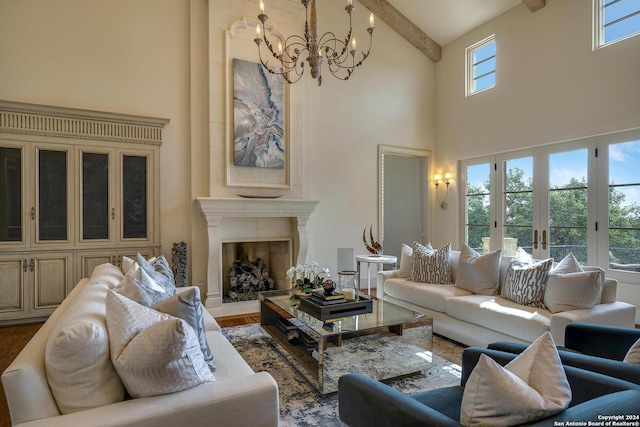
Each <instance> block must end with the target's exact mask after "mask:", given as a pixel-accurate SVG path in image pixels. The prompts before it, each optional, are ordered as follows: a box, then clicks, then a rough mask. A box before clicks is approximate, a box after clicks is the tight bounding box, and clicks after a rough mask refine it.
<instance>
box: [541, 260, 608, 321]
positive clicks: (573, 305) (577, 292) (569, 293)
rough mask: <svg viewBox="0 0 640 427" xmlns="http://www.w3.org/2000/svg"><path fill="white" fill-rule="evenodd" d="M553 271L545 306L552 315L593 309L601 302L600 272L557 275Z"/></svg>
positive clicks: (546, 290)
mask: <svg viewBox="0 0 640 427" xmlns="http://www.w3.org/2000/svg"><path fill="white" fill-rule="evenodd" d="M554 271H555V270H553V271H552V272H551V273H550V274H549V281H548V282H547V286H546V288H545V291H544V305H545V306H546V307H547V308H548V309H549V311H551V312H552V313H559V312H561V311H567V310H577V309H581V308H591V307H593V306H594V305H596V304H597V303H598V301H600V295H602V282H601V280H600V272H599V271H584V272H581V273H567V274H557V273H554Z"/></svg>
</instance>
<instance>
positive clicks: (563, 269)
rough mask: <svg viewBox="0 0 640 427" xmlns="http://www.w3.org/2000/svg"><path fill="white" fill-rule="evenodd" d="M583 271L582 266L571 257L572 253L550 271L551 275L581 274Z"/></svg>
mask: <svg viewBox="0 0 640 427" xmlns="http://www.w3.org/2000/svg"><path fill="white" fill-rule="evenodd" d="M583 271H584V270H583V269H582V266H581V265H580V263H579V262H578V260H577V259H576V257H575V256H574V255H573V252H569V253H568V254H567V256H565V257H564V258H562V260H561V261H560V262H559V263H558V264H557V265H556V266H555V267H553V268H552V269H551V273H552V274H569V273H581V272H583Z"/></svg>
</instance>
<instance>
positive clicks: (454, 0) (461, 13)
mask: <svg viewBox="0 0 640 427" xmlns="http://www.w3.org/2000/svg"><path fill="white" fill-rule="evenodd" d="M389 3H391V4H392V5H393V6H395V8H396V9H398V10H399V11H400V12H401V13H402V14H403V15H404V16H406V17H407V18H408V19H409V20H411V21H412V22H413V23H414V24H416V25H417V26H418V27H420V29H421V30H422V31H424V32H425V33H426V34H427V35H428V36H429V37H431V38H432V39H433V40H434V41H435V42H436V43H438V44H439V45H440V46H445V45H446V44H448V43H450V42H452V41H454V40H455V39H457V38H459V37H461V36H463V35H464V34H467V33H468V32H469V31H471V30H473V29H475V28H477V27H479V26H480V25H482V24H484V23H485V22H488V21H490V20H492V19H493V18H495V17H496V16H499V15H502V14H503V13H504V12H506V11H507V10H509V9H511V8H513V7H515V6H518V5H519V4H521V3H522V1H521V0H389Z"/></svg>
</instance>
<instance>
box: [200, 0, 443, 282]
mask: <svg viewBox="0 0 640 427" xmlns="http://www.w3.org/2000/svg"><path fill="white" fill-rule="evenodd" d="M210 4H211V5H212V7H211V8H210V18H211V25H212V31H211V36H210V39H209V42H210V52H211V53H212V55H211V62H210V64H209V66H210V67H211V70H213V72H212V73H211V78H210V82H209V84H210V87H209V92H210V98H211V103H212V109H211V138H210V152H211V174H210V182H211V184H210V189H209V192H210V195H211V196H215V197H236V194H237V193H239V192H243V193H254V194H283V197H284V198H293V199H297V198H304V199H312V200H319V201H320V203H319V205H318V208H317V209H316V211H315V213H314V214H313V215H312V216H311V219H310V221H309V228H308V231H309V243H310V244H309V254H308V257H307V258H308V261H309V262H311V261H317V262H319V263H320V264H322V265H323V266H326V267H329V268H330V270H331V272H332V274H333V275H334V276H335V277H337V271H336V270H337V248H339V247H340V248H343V247H344V248H347V247H353V248H354V249H355V252H356V254H358V253H366V250H365V248H364V245H363V243H362V238H361V233H362V229H363V227H364V226H365V225H367V224H371V223H373V226H374V230H376V229H377V222H378V218H377V216H378V179H377V147H378V145H379V144H388V145H397V146H403V147H411V148H422V149H429V148H431V147H432V146H433V141H434V134H435V128H434V117H435V113H434V106H435V105H434V101H435V90H434V85H433V82H434V71H435V67H434V65H433V63H432V62H431V61H430V60H429V59H428V58H427V57H426V56H424V55H423V54H421V53H420V52H419V51H418V50H417V49H415V48H414V47H413V46H411V45H410V44H409V43H408V42H406V41H404V39H402V38H401V37H400V36H398V35H397V34H396V33H395V32H394V31H392V30H391V29H390V28H389V27H387V26H386V25H385V24H384V23H383V22H381V21H380V20H378V21H377V22H376V27H377V31H376V33H375V36H374V47H373V51H372V54H371V56H370V57H369V59H367V60H366V62H365V63H364V64H363V65H362V66H361V67H360V68H359V69H357V70H356V72H355V73H354V75H353V76H352V77H351V79H350V80H349V81H347V82H344V81H341V80H337V79H335V78H334V77H333V76H332V75H331V74H330V73H329V71H328V70H327V68H326V64H325V65H324V66H323V70H322V71H323V72H322V75H323V81H322V86H321V87H318V85H317V81H316V80H313V79H312V78H311V76H310V75H308V73H309V70H307V72H306V75H305V76H303V78H302V79H301V80H300V82H298V83H295V84H294V85H292V86H291V87H290V91H291V98H290V99H291V104H290V107H291V120H290V123H291V139H290V141H291V146H290V149H291V153H292V154H291V160H292V186H291V189H285V190H277V189H276V190H265V189H259V188H254V189H251V188H234V187H227V186H226V184H225V174H224V168H225V158H224V153H225V143H226V142H225V141H226V136H225V130H224V124H225V119H224V111H225V105H224V99H225V93H226V91H227V90H228V88H227V86H228V85H227V83H226V82H225V80H224V78H223V76H222V75H221V74H222V73H224V70H225V67H227V66H228V64H227V62H226V61H227V60H228V57H230V56H229V55H227V54H226V53H225V52H224V51H223V49H224V46H225V43H224V39H225V37H226V36H225V34H224V31H225V30H227V29H229V28H230V27H231V25H232V24H233V23H234V22H236V21H239V20H242V19H243V18H250V19H255V18H256V17H257V14H258V1H257V0H238V1H234V2H233V3H231V2H229V1H228V0H212V1H211V3H210ZM354 4H355V5H356V10H355V12H354V15H353V27H354V35H355V36H356V38H357V40H358V48H359V49H363V48H365V47H366V46H367V45H368V40H367V37H368V34H367V32H366V28H367V27H368V19H369V12H368V10H367V9H366V8H364V7H363V6H361V5H359V4H358V3H356V2H354ZM265 7H266V11H265V13H266V14H267V15H268V16H269V21H268V22H269V23H271V24H273V25H274V26H275V30H276V31H278V32H280V33H282V34H283V35H284V36H285V37H286V36H289V35H291V34H293V33H296V34H301V33H302V30H303V28H304V26H303V24H304V8H303V7H302V6H301V5H300V4H299V2H297V1H291V0H269V1H267V2H265ZM318 14H319V16H318V30H319V32H320V33H324V32H326V31H334V32H335V33H336V35H338V37H340V38H342V37H344V36H345V35H346V30H347V28H348V15H347V14H346V12H345V10H344V4H343V3H342V2H337V1H334V2H320V4H319V5H318ZM238 37H242V36H238ZM254 37H255V29H254V27H252V28H249V29H248V36H246V43H245V46H246V49H245V50H244V51H243V50H242V48H241V46H242V44H241V43H236V42H234V47H233V49H234V52H233V55H231V56H235V57H240V58H242V59H250V60H253V61H257V53H256V46H255V43H254V42H253V38H254ZM270 63H273V61H271V62H270ZM305 68H309V67H308V64H307V66H306V67H305ZM201 195H204V196H206V195H209V194H201ZM203 230H204V231H203V232H206V229H204V228H203ZM205 261H206V259H205Z"/></svg>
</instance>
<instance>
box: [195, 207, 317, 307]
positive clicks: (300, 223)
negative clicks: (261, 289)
mask: <svg viewBox="0 0 640 427" xmlns="http://www.w3.org/2000/svg"><path fill="white" fill-rule="evenodd" d="M197 200H198V205H199V207H200V211H201V212H202V214H203V215H204V217H205V218H206V220H207V230H208V237H209V256H208V268H207V284H206V289H207V290H206V302H205V306H206V308H207V309H210V310H211V311H212V312H213V313H214V314H235V312H237V311H238V310H239V312H243V311H244V310H243V309H242V307H235V310H232V312H229V310H225V311H223V310H221V309H222V243H223V242H225V241H234V240H247V241H249V240H268V239H281V238H290V239H292V240H293V242H294V251H293V253H294V255H296V256H295V262H296V263H297V264H301V263H304V262H305V260H306V257H307V250H308V238H307V222H308V220H309V217H310V216H311V214H312V213H313V211H314V210H315V208H316V205H317V204H318V202H317V201H312V200H293V199H239V198H212V197H198V199H197ZM227 305H229V304H225V306H227ZM233 305H234V306H235V305H239V306H240V305H242V303H234V304H233ZM247 310H249V311H256V310H255V308H254V307H250V308H247Z"/></svg>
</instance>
